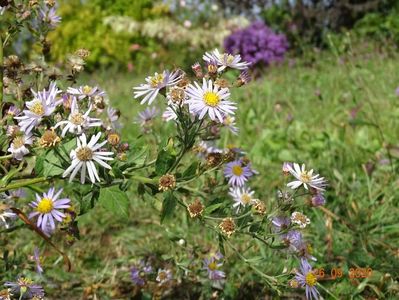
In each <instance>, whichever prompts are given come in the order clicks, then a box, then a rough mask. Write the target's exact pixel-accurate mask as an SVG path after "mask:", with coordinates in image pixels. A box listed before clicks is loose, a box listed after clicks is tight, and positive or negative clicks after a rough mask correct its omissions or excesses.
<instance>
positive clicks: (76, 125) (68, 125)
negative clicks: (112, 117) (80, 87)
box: [54, 98, 102, 137]
mask: <svg viewBox="0 0 399 300" xmlns="http://www.w3.org/2000/svg"><path fill="white" fill-rule="evenodd" d="M90 111H91V105H90V106H89V109H88V110H87V112H86V113H84V114H82V113H81V112H79V107H78V104H77V101H76V98H73V100H72V103H71V112H70V114H69V117H68V120H67V121H60V122H58V123H57V124H56V125H55V126H54V128H57V127H59V126H65V127H64V129H63V130H62V134H61V136H62V137H65V135H66V133H67V132H70V133H72V134H81V133H82V132H83V131H84V130H85V129H87V128H89V127H98V126H101V125H102V122H101V120H100V119H96V118H91V117H89V113H90Z"/></svg>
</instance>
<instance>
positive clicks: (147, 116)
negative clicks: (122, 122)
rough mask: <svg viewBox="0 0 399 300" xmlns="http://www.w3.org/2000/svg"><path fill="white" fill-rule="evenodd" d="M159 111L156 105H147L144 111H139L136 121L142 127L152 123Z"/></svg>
mask: <svg viewBox="0 0 399 300" xmlns="http://www.w3.org/2000/svg"><path fill="white" fill-rule="evenodd" d="M158 113H159V111H158V109H157V108H156V107H147V108H146V109H145V110H144V111H141V112H139V113H138V116H137V118H136V123H138V124H140V125H141V127H144V126H148V125H151V123H152V121H153V120H154V118H155V117H156V116H157V115H158Z"/></svg>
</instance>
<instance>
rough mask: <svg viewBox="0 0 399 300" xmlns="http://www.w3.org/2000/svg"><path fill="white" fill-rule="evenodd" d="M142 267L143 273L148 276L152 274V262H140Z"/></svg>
mask: <svg viewBox="0 0 399 300" xmlns="http://www.w3.org/2000/svg"><path fill="white" fill-rule="evenodd" d="M140 267H141V268H142V270H143V272H144V273H146V274H149V273H152V271H153V268H152V265H151V263H150V262H148V261H145V260H143V259H142V260H140Z"/></svg>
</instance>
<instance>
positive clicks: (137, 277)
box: [130, 267, 145, 286]
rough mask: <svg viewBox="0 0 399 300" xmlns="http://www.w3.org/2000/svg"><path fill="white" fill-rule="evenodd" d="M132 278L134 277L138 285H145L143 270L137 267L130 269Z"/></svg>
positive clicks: (133, 279)
mask: <svg viewBox="0 0 399 300" xmlns="http://www.w3.org/2000/svg"><path fill="white" fill-rule="evenodd" d="M130 278H131V279H132V281H133V283H134V284H135V285H137V286H143V285H145V281H144V278H143V276H142V274H141V270H140V269H139V268H137V267H133V268H131V270H130Z"/></svg>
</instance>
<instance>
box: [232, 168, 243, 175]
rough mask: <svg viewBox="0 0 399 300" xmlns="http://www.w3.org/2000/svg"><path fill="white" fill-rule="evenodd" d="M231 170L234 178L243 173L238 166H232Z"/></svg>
mask: <svg viewBox="0 0 399 300" xmlns="http://www.w3.org/2000/svg"><path fill="white" fill-rule="evenodd" d="M231 170H232V172H233V174H234V175H235V176H241V175H242V173H244V170H243V169H242V167H241V166H238V165H236V166H233V167H232V168H231Z"/></svg>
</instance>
